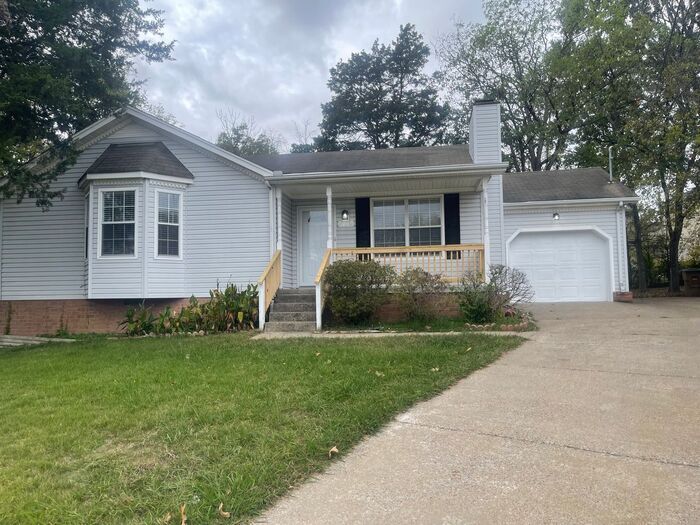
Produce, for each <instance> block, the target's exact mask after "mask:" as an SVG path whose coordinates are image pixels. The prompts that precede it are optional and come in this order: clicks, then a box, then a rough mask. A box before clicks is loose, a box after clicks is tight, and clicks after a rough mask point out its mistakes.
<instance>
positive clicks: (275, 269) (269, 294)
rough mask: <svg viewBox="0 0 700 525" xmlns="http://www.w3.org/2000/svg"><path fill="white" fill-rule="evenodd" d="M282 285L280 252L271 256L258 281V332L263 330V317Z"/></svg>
mask: <svg viewBox="0 0 700 525" xmlns="http://www.w3.org/2000/svg"><path fill="white" fill-rule="evenodd" d="M281 284H282V250H277V251H275V253H273V254H272V258H271V259H270V262H268V263H267V266H266V267H265V269H264V270H263V272H262V274H260V279H258V324H259V326H260V330H262V329H263V328H265V316H266V315H267V310H268V308H270V304H271V303H272V300H273V299H274V298H275V296H276V295H277V291H278V290H279V288H280V285H281Z"/></svg>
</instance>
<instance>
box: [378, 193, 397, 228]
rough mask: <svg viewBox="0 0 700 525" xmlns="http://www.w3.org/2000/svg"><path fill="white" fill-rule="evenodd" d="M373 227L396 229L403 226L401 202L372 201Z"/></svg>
mask: <svg viewBox="0 0 700 525" xmlns="http://www.w3.org/2000/svg"><path fill="white" fill-rule="evenodd" d="M373 209H374V227H375V228H398V227H403V225H404V203H403V201H402V200H384V201H374V207H373Z"/></svg>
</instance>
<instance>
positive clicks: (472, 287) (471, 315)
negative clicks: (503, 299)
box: [459, 278, 498, 324]
mask: <svg viewBox="0 0 700 525" xmlns="http://www.w3.org/2000/svg"><path fill="white" fill-rule="evenodd" d="M491 293H492V290H491V287H490V286H489V285H488V284H486V283H483V282H476V279H472V278H465V279H463V280H462V286H461V288H460V290H459V309H460V311H461V312H462V315H463V316H464V320H465V321H467V322H468V323H475V324H486V323H493V322H494V321H495V320H496V317H497V313H498V312H497V310H496V309H495V308H493V306H492V303H491Z"/></svg>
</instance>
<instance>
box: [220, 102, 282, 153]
mask: <svg viewBox="0 0 700 525" xmlns="http://www.w3.org/2000/svg"><path fill="white" fill-rule="evenodd" d="M216 115H217V116H218V117H219V122H220V123H221V132H220V133H219V135H218V137H217V138H216V145H217V146H219V147H221V148H223V149H225V150H226V151H230V152H231V153H234V154H236V155H261V154H273V153H279V148H280V145H281V144H282V142H283V141H282V137H280V136H279V135H276V134H274V133H272V132H270V131H267V130H259V129H258V126H257V125H256V124H255V119H253V118H252V117H250V118H248V119H243V118H241V116H240V115H239V114H238V113H236V112H234V111H233V110H231V109H229V110H227V111H223V110H218V111H217V112H216Z"/></svg>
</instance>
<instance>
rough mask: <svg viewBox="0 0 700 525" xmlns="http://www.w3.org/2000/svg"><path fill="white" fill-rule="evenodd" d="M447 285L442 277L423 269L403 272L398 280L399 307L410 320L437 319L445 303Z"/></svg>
mask: <svg viewBox="0 0 700 525" xmlns="http://www.w3.org/2000/svg"><path fill="white" fill-rule="evenodd" d="M446 291H447V283H446V282H445V280H444V279H443V278H442V276H440V275H433V274H431V273H428V272H426V271H425V270H423V269H422V268H413V269H411V270H406V271H405V272H403V273H402V274H401V275H400V276H399V278H398V279H397V280H396V293H397V295H398V299H399V306H400V308H401V311H402V312H403V314H404V315H405V316H406V317H407V318H408V319H409V320H419V321H429V320H432V319H435V317H437V314H438V312H439V310H440V307H441V306H442V304H443V303H444V301H445V292H446Z"/></svg>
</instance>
